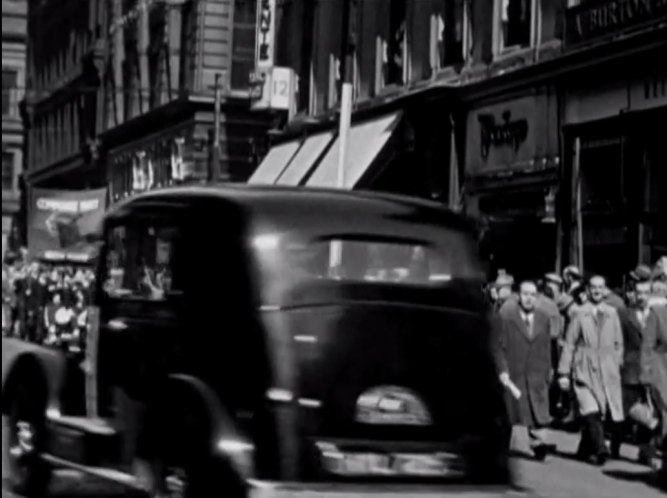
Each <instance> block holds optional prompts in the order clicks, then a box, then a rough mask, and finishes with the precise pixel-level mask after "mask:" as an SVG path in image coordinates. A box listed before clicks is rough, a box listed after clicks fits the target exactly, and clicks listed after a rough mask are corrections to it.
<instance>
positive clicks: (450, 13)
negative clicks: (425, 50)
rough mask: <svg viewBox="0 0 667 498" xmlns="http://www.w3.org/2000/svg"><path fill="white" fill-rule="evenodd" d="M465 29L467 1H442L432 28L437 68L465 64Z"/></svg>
mask: <svg viewBox="0 0 667 498" xmlns="http://www.w3.org/2000/svg"><path fill="white" fill-rule="evenodd" d="M465 27H466V19H465V0H440V1H439V3H438V7H437V9H436V10H435V12H434V14H433V17H432V27H431V29H432V37H433V38H432V39H433V45H432V47H434V48H435V55H436V61H435V66H436V68H443V67H447V66H451V65H453V64H459V63H461V62H463V60H464V58H465V54H464V50H465V47H464V41H465V37H466V35H467V33H466V29H465Z"/></svg>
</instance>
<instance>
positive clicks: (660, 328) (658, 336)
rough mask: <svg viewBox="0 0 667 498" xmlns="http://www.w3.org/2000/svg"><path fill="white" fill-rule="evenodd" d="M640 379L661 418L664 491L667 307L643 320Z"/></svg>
mask: <svg viewBox="0 0 667 498" xmlns="http://www.w3.org/2000/svg"><path fill="white" fill-rule="evenodd" d="M640 363H641V374H640V375H641V376H640V380H641V382H642V383H644V384H645V385H648V386H650V387H651V391H652V395H653V399H654V404H655V406H656V408H657V410H658V411H659V412H660V416H661V418H662V427H661V436H662V469H661V470H660V481H661V484H662V487H663V488H664V489H666V490H667V305H664V304H662V305H656V306H654V307H653V308H652V309H651V312H650V314H649V316H648V319H647V321H646V328H645V329H644V336H643V342H642V353H641V361H640Z"/></svg>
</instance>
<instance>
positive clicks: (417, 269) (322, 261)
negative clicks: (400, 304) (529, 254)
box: [254, 234, 478, 286]
mask: <svg viewBox="0 0 667 498" xmlns="http://www.w3.org/2000/svg"><path fill="white" fill-rule="evenodd" d="M254 245H255V247H256V249H257V250H258V252H259V253H260V259H261V260H262V261H264V262H265V264H267V265H268V266H269V267H272V266H273V269H274V270H275V271H276V272H279V273H281V274H282V275H283V276H286V277H290V276H291V277H293V278H297V279H326V280H339V281H351V282H368V283H378V284H381V283H393V284H406V285H429V286H430V285H441V284H443V283H446V282H449V281H450V280H452V279H453V278H474V277H477V276H478V272H476V270H477V267H476V265H474V260H473V259H472V254H471V252H470V251H469V247H468V245H467V244H466V243H465V241H463V240H461V239H459V240H458V241H456V240H452V241H451V243H450V244H448V246H447V247H440V246H438V245H436V244H434V243H432V242H427V241H416V240H408V239H400V238H391V237H381V238H379V237H372V236H369V237H362V236H358V235H357V236H354V237H345V236H340V237H338V236H336V237H328V238H320V239H316V240H298V239H295V238H290V237H280V236H276V235H269V234H266V235H263V236H261V235H260V236H258V237H257V238H256V239H255V244H254Z"/></svg>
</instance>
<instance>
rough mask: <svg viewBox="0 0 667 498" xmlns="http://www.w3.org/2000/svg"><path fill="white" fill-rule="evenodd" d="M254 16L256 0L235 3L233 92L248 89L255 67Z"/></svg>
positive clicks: (243, 0) (240, 0) (242, 0)
mask: <svg viewBox="0 0 667 498" xmlns="http://www.w3.org/2000/svg"><path fill="white" fill-rule="evenodd" d="M256 15H257V1H256V0H236V1H235V3H234V35H233V38H232V74H231V87H232V89H233V90H247V89H248V88H249V84H250V73H251V72H252V70H253V68H254V66H255V30H256V22H257V20H256Z"/></svg>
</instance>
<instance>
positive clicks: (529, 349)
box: [496, 281, 551, 461]
mask: <svg viewBox="0 0 667 498" xmlns="http://www.w3.org/2000/svg"><path fill="white" fill-rule="evenodd" d="M536 302H537V285H536V284H535V282H533V281H524V282H522V283H521V285H520V288H519V297H518V300H517V301H514V302H508V303H506V304H505V305H504V306H503V307H502V309H501V310H500V318H501V327H500V331H499V336H500V337H499V338H498V339H499V340H498V343H497V350H496V354H497V362H498V368H499V371H500V380H501V382H502V383H503V385H505V386H506V387H507V388H508V391H507V397H506V401H507V406H508V412H509V415H510V420H511V423H512V424H513V425H520V426H525V427H527V429H528V435H529V437H530V441H531V447H532V450H533V453H534V455H535V458H536V459H537V460H540V461H543V460H544V459H545V458H546V456H547V452H548V448H549V446H548V444H547V432H546V428H547V427H548V425H549V424H550V422H551V417H550V414H549V382H550V380H551V379H550V377H551V336H550V334H549V331H550V323H549V317H548V316H547V315H546V314H545V313H544V311H542V310H541V309H538V308H537V307H536Z"/></svg>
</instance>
